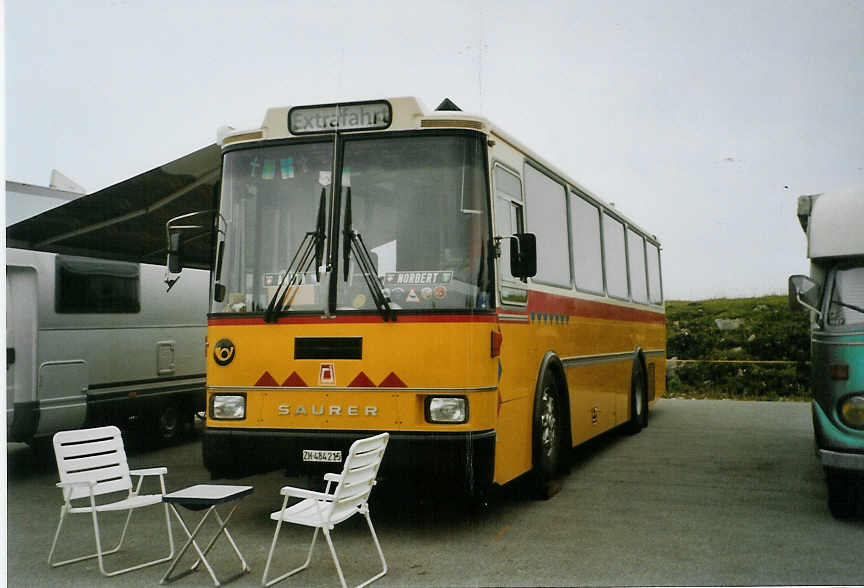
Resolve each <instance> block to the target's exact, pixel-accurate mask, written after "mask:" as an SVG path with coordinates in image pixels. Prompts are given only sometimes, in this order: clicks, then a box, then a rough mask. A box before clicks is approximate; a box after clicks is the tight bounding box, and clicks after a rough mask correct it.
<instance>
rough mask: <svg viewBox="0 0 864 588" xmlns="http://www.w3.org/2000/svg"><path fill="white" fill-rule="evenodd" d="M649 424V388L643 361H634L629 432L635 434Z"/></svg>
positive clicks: (628, 423) (631, 380)
mask: <svg viewBox="0 0 864 588" xmlns="http://www.w3.org/2000/svg"><path fill="white" fill-rule="evenodd" d="M646 426H648V389H647V386H646V385H645V374H644V370H643V369H642V362H641V361H639V360H638V359H637V360H636V361H634V362H633V371H632V372H631V375H630V420H629V421H628V422H627V428H626V430H627V432H628V433H629V434H631V435H635V434H636V433H638V432H639V431H641V430H642V429H644V428H645V427H646Z"/></svg>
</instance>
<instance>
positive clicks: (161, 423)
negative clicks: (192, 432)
mask: <svg viewBox="0 0 864 588" xmlns="http://www.w3.org/2000/svg"><path fill="white" fill-rule="evenodd" d="M150 421H151V426H152V429H151V435H152V438H153V441H154V442H155V443H156V444H157V445H171V444H172V443H176V442H178V441H179V440H180V439H182V438H183V434H184V432H185V430H186V421H187V418H186V417H185V416H184V414H183V410H182V406H181V404H180V403H179V402H176V401H168V402H164V403H161V404H159V405H158V406H157V407H156V409H155V410H154V412H153V414H152V416H151V419H150Z"/></svg>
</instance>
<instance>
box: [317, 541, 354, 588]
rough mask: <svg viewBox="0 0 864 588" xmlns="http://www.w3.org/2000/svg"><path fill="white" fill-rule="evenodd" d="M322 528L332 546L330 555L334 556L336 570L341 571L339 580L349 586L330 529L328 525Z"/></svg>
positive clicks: (343, 585)
mask: <svg viewBox="0 0 864 588" xmlns="http://www.w3.org/2000/svg"><path fill="white" fill-rule="evenodd" d="M322 530H323V531H324V538H325V539H327V545H329V546H330V555H331V556H332V557H333V563H334V564H336V571H337V572H338V573H339V581H340V582H341V583H342V588H348V585H347V584H346V583H345V575H344V574H343V573H342V566H341V565H340V564H339V558H338V557H336V549H335V548H334V547H333V540H332V539H331V538H330V531H329V530H328V529H327V527H324V528H323V529H322Z"/></svg>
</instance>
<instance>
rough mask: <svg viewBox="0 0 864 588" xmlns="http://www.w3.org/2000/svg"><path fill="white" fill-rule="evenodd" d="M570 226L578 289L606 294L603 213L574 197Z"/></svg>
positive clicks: (571, 202)
mask: <svg viewBox="0 0 864 588" xmlns="http://www.w3.org/2000/svg"><path fill="white" fill-rule="evenodd" d="M570 226H571V228H572V233H573V277H574V279H575V280H576V287H577V288H579V289H580V290H588V291H589V292H597V293H600V294H602V293H603V254H602V249H601V244H600V209H598V208H597V207H596V206H594V205H593V204H591V203H589V202H587V201H586V200H584V199H583V198H582V197H581V196H577V195H576V194H574V195H573V198H571V199H570Z"/></svg>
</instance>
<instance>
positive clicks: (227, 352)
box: [213, 339, 235, 365]
mask: <svg viewBox="0 0 864 588" xmlns="http://www.w3.org/2000/svg"><path fill="white" fill-rule="evenodd" d="M234 351H235V348H234V343H232V342H231V340H230V339H221V340H220V341H219V342H218V343H216V345H215V346H214V347H213V359H214V360H216V363H218V364H219V365H228V364H229V363H231V362H232V361H234Z"/></svg>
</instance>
